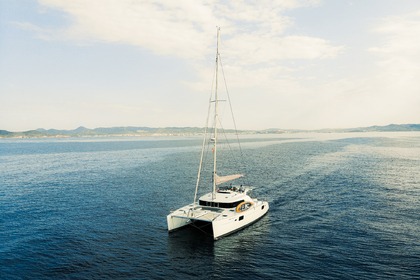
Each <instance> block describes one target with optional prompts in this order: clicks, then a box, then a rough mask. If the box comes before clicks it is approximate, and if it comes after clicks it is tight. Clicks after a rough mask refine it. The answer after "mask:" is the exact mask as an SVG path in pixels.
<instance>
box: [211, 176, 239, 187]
mask: <svg viewBox="0 0 420 280" xmlns="http://www.w3.org/2000/svg"><path fill="white" fill-rule="evenodd" d="M243 176H244V175H243V174H232V175H227V176H219V175H217V174H216V175H215V179H216V185H220V184H223V183H226V182H229V181H232V180H235V179H238V178H241V177H243Z"/></svg>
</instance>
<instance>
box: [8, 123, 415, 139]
mask: <svg viewBox="0 0 420 280" xmlns="http://www.w3.org/2000/svg"><path fill="white" fill-rule="evenodd" d="M203 131H204V128H199V127H161V128H153V127H145V126H141V127H135V126H123V127H98V128H94V129H90V128H86V127H83V126H80V127H78V128H76V129H73V130H59V129H48V130H47V129H43V128H38V129H36V130H28V131H22V132H11V131H7V130H0V138H42V137H101V136H170V135H178V136H183V135H184V136H185V135H199V134H202V133H203ZM225 131H226V132H227V133H233V132H234V131H233V130H225ZM374 131H383V132H386V131H390V132H391V131H420V124H389V125H386V126H369V127H358V128H347V129H321V130H310V131H308V130H290V129H288V130H287V129H286V130H285V129H277V128H270V129H266V130H241V131H238V133H253V134H280V133H296V132H374Z"/></svg>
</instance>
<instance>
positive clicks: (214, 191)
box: [212, 26, 220, 199]
mask: <svg viewBox="0 0 420 280" xmlns="http://www.w3.org/2000/svg"><path fill="white" fill-rule="evenodd" d="M219 38H220V27H218V26H217V45H216V84H215V86H216V88H215V91H214V146H213V195H212V198H213V199H215V197H216V186H217V184H216V183H217V182H216V176H217V120H218V109H219V108H218V107H219V106H218V105H219V100H218V94H217V89H218V76H219Z"/></svg>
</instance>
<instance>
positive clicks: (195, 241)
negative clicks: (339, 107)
mask: <svg viewBox="0 0 420 280" xmlns="http://www.w3.org/2000/svg"><path fill="white" fill-rule="evenodd" d="M244 140H245V141H243V146H242V148H243V154H244V160H245V161H246V162H247V173H248V178H247V179H248V181H249V183H250V184H253V185H254V186H255V192H256V194H257V195H258V196H259V197H263V198H266V199H267V200H268V201H269V203H270V211H269V213H268V214H267V215H266V216H265V217H264V218H263V219H261V220H260V221H259V222H257V223H255V224H253V225H252V226H250V227H248V228H246V229H244V230H242V231H240V232H237V233H235V234H233V235H231V236H228V237H226V238H223V239H221V240H219V241H216V242H214V241H213V240H212V239H211V238H209V237H207V236H203V235H197V233H196V232H195V231H193V230H188V229H187V230H181V231H177V232H175V233H172V234H168V233H167V229H166V215H167V214H168V213H169V211H170V210H171V209H176V208H178V207H180V206H183V205H185V204H186V203H190V202H191V201H192V199H193V195H194V193H193V192H194V187H195V180H196V172H197V167H198V161H199V149H200V147H199V146H200V143H201V139H199V138H176V137H173V138H107V139H105V138H98V139H86V138H74V139H39V140H38V139H36V140H35V139H32V140H25V139H16V140H8V139H2V140H1V139H0V278H1V279H211V278H213V279H241V278H243V279H245V278H246V279H420V133H415V132H411V133H377V134H370V133H362V134H318V135H316V134H314V135H309V134H308V135H300V134H290V135H285V136H283V135H277V136H265V137H256V136H254V137H253V136H250V137H248V138H247V139H244Z"/></svg>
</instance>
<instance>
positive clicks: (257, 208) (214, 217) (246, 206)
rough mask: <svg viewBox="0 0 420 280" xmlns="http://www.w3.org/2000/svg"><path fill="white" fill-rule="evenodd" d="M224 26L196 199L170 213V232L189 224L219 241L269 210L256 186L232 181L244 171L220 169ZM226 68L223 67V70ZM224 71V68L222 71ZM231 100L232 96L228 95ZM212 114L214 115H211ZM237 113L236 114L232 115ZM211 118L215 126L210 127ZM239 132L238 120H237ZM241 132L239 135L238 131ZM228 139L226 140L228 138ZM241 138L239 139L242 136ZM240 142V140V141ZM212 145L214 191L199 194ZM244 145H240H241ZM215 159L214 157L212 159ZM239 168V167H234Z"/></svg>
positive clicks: (210, 183) (209, 182)
mask: <svg viewBox="0 0 420 280" xmlns="http://www.w3.org/2000/svg"><path fill="white" fill-rule="evenodd" d="M219 41H220V28H219V27H218V28H217V45H216V46H217V47H216V67H215V87H214V91H213V90H212V93H211V97H210V100H209V110H208V117H207V124H206V129H205V132H204V139H203V145H202V149H201V157H200V164H199V168H198V175H197V182H196V187H195V194H194V200H193V202H192V203H191V204H188V205H186V206H184V207H181V208H179V209H177V210H175V211H172V212H171V213H170V214H169V215H168V216H167V222H168V231H169V232H172V231H174V230H178V229H180V228H183V227H186V226H192V227H195V228H197V229H199V230H201V231H202V232H205V233H207V234H209V235H211V236H212V237H213V239H214V240H218V239H220V238H221V237H224V236H226V235H229V234H231V233H234V232H236V231H238V230H240V229H242V228H244V227H246V226H248V225H250V224H252V223H254V222H256V221H258V220H259V219H260V218H262V217H263V216H264V215H265V214H266V213H267V211H268V209H269V205H268V202H267V201H264V200H259V199H257V198H254V197H253V195H252V188H251V187H249V186H244V185H232V183H230V184H227V183H228V182H231V181H234V180H236V179H239V178H241V177H243V174H233V175H225V176H221V175H219V170H218V158H217V155H218V144H219V142H221V141H219V132H222V131H223V129H222V127H221V125H220V123H221V120H220V117H219V103H220V102H223V101H225V100H219V96H218V75H219V66H222V64H221V60H220V53H219ZM222 70H223V69H222ZM222 72H223V71H222ZM228 99H229V101H230V98H228ZM211 115H212V117H210V116H211ZM232 115H233V114H232ZM209 120H212V121H213V122H212V126H211V127H210V128H209ZM233 123H234V126H235V131H236V123H235V121H233ZM236 135H237V134H236ZM227 140H228V139H227V138H224V141H227ZM238 140H239V139H238ZM238 143H239V141H238ZM209 146H210V147H211V154H212V157H213V158H212V168H210V172H208V173H209V174H210V176H209V177H210V178H211V180H209V181H208V182H207V183H208V185H210V186H211V188H212V191H211V192H209V193H207V194H204V195H202V196H200V197H199V199H198V201H197V197H198V190H199V186H200V184H201V181H202V179H201V177H202V176H201V175H202V173H203V172H204V171H203V169H204V168H203V159H204V158H205V157H206V156H205V151H206V150H207V151H208V148H206V147H209ZM239 147H240V144H239ZM210 161H211V160H210ZM234 167H236V166H234ZM230 169H231V168H230Z"/></svg>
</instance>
